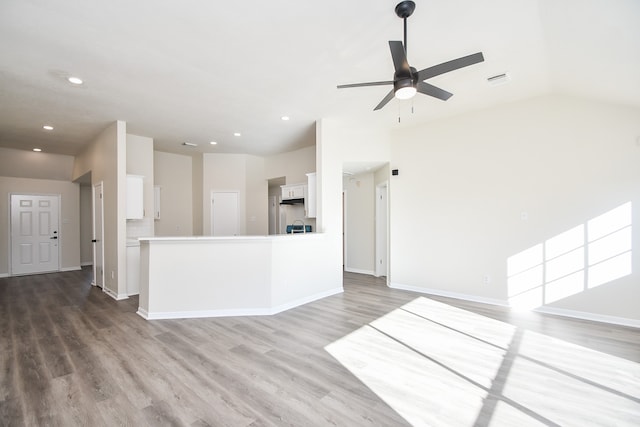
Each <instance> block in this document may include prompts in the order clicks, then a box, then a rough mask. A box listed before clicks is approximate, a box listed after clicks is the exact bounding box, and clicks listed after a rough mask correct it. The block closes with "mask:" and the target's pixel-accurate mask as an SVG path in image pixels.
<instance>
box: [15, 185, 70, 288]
mask: <svg viewBox="0 0 640 427" xmlns="http://www.w3.org/2000/svg"><path fill="white" fill-rule="evenodd" d="M13 196H44V197H55V198H57V199H58V227H57V230H58V260H57V263H56V264H57V267H58V268H57V269H56V270H54V271H60V257H61V256H62V254H61V253H60V252H61V247H62V230H61V227H60V225H61V222H60V218H61V217H62V195H61V194H57V193H25V192H10V193H9V194H8V206H9V224H8V225H9V229H8V235H9V239H8V240H9V247H8V252H9V253H8V259H9V265H8V271H9V276H13V275H14V272H13V258H12V253H13V235H12V233H11V227H12V226H13V205H12V200H11V199H12V198H13ZM49 272H51V271H49ZM41 273H45V272H44V271H43V272H37V273H25V274H24V275H29V274H41ZM18 275H20V276H22V275H23V274H18Z"/></svg>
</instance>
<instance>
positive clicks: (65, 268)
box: [60, 266, 82, 271]
mask: <svg viewBox="0 0 640 427" xmlns="http://www.w3.org/2000/svg"><path fill="white" fill-rule="evenodd" d="M78 270H82V267H80V266H77V267H62V268H60V271H78Z"/></svg>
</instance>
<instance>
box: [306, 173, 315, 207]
mask: <svg viewBox="0 0 640 427" xmlns="http://www.w3.org/2000/svg"><path fill="white" fill-rule="evenodd" d="M316 202H317V190H316V173H315V172H312V173H308V174H307V194H305V196H304V212H305V216H306V217H307V218H315V217H316V211H317V203H316Z"/></svg>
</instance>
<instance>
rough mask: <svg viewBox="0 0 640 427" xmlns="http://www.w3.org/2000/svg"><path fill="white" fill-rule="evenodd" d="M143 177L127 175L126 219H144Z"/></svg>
mask: <svg viewBox="0 0 640 427" xmlns="http://www.w3.org/2000/svg"><path fill="white" fill-rule="evenodd" d="M143 185H144V177H143V176H141V175H127V219H142V218H144V191H143Z"/></svg>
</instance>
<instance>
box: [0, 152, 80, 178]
mask: <svg viewBox="0 0 640 427" xmlns="http://www.w3.org/2000/svg"><path fill="white" fill-rule="evenodd" d="M72 171H73V156H65V155H63V154H51V153H46V152H40V153H36V152H34V151H29V150H14V149H11V148H2V147H0V175H1V176H13V177H16V178H32V179H45V180H46V179H54V180H58V181H71V173H72Z"/></svg>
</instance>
